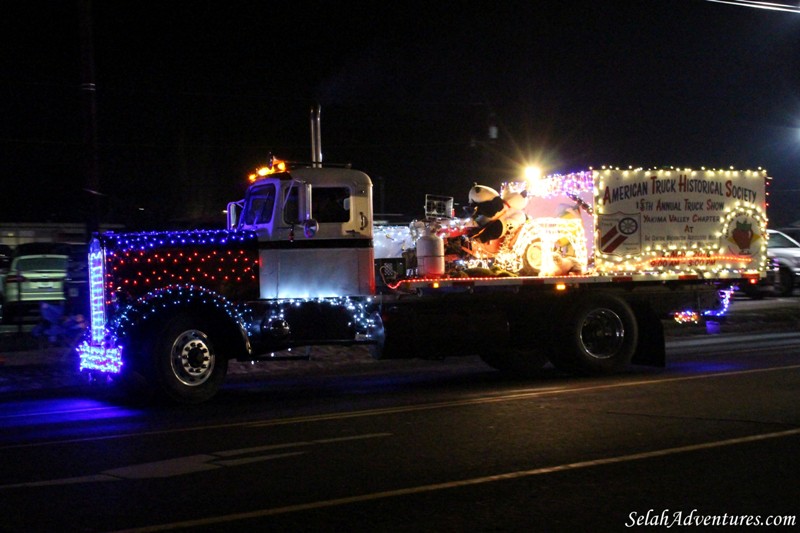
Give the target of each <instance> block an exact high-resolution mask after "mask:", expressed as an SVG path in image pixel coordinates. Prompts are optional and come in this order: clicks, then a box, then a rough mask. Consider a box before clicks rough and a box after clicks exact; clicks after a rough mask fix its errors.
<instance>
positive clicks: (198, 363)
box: [152, 315, 228, 403]
mask: <svg viewBox="0 0 800 533" xmlns="http://www.w3.org/2000/svg"><path fill="white" fill-rule="evenodd" d="M218 348H219V347H218V346H216V345H215V343H214V335H213V333H212V329H211V327H210V325H209V324H208V323H206V321H205V320H203V319H201V318H199V317H195V316H192V315H179V316H177V317H175V318H174V319H172V320H171V321H170V322H169V323H168V324H167V326H166V327H165V328H164V329H163V330H162V332H161V334H160V335H159V336H158V338H157V340H156V342H155V344H154V349H153V350H152V358H153V360H152V363H153V369H154V374H155V376H154V377H155V379H156V381H157V382H158V384H159V385H160V389H161V390H162V391H163V392H164V393H165V394H166V395H167V396H168V397H170V398H171V399H173V400H176V401H178V402H181V403H200V402H204V401H206V400H209V399H210V398H212V397H213V396H214V395H215V394H216V393H217V391H218V390H219V388H220V387H221V386H222V383H223V381H224V380H225V375H226V374H227V371H228V360H227V359H226V358H225V357H224V356H220V354H219V353H218V352H217V350H218Z"/></svg>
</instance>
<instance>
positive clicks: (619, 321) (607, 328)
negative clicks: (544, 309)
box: [551, 295, 638, 374]
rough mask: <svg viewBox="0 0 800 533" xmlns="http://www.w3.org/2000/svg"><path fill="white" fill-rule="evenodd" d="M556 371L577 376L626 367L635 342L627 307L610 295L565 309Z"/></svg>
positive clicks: (633, 320) (554, 357)
mask: <svg viewBox="0 0 800 533" xmlns="http://www.w3.org/2000/svg"><path fill="white" fill-rule="evenodd" d="M562 324H563V326H562V328H561V329H560V332H559V335H558V340H559V341H560V342H559V344H558V348H557V349H556V350H554V353H553V354H552V357H551V359H552V362H553V365H555V366H556V368H559V369H560V370H564V371H567V372H570V373H577V374H608V373H612V372H616V371H619V370H621V369H623V368H624V367H626V366H627V365H628V364H629V363H630V362H631V359H632V358H633V354H634V352H635V351H636V345H637V342H638V327H637V324H636V317H635V315H634V314H633V311H632V310H631V308H630V306H629V305H628V304H627V303H626V302H625V301H624V300H622V299H620V298H618V297H616V296H612V295H591V296H589V297H587V298H585V299H583V300H582V301H579V302H578V303H577V305H576V306H575V307H573V308H570V309H566V313H565V316H564V317H563V320H562Z"/></svg>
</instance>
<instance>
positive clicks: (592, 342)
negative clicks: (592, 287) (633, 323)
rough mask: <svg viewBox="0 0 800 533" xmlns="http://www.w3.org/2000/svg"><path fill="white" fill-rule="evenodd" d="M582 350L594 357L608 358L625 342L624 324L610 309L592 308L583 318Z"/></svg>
mask: <svg viewBox="0 0 800 533" xmlns="http://www.w3.org/2000/svg"><path fill="white" fill-rule="evenodd" d="M580 342H581V347H582V348H583V350H584V351H585V352H586V353H587V354H588V355H589V356H591V357H594V358H595V359H609V358H611V357H614V355H616V354H617V353H618V352H619V350H620V348H621V347H622V345H623V343H624V342H625V324H624V323H623V322H622V318H620V316H619V315H618V314H616V313H615V312H614V311H612V310H610V309H594V310H592V311H590V312H589V313H588V314H587V315H586V318H584V320H583V324H582V325H581V332H580Z"/></svg>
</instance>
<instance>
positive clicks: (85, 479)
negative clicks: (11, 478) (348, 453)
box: [0, 433, 392, 490]
mask: <svg viewBox="0 0 800 533" xmlns="http://www.w3.org/2000/svg"><path fill="white" fill-rule="evenodd" d="M391 436H392V433H365V434H363V435H352V436H348V437H333V438H328V439H316V440H310V441H300V442H289V443H285V444H273V445H269V446H257V447H253V448H240V449H238V450H223V451H221V452H213V453H208V454H197V455H189V456H186V457H175V458H172V459H165V460H163V461H152V462H149V463H138V464H134V465H127V466H121V467H118V468H112V469H110V470H104V471H103V472H101V473H99V474H90V475H84V476H76V477H68V478H60V479H47V480H44V481H31V482H26V483H13V484H8V485H0V490H8V489H18V488H31V487H48V486H55V485H75V484H80V483H97V482H101V481H121V480H124V479H158V478H167V477H174V476H183V475H186V474H195V473H197V472H205V471H207V470H217V469H219V468H223V467H236V466H242V465H248V464H252V463H258V462H263V461H272V460H275V459H284V458H286V457H295V456H298V455H304V454H306V453H307V452H305V451H297V452H285V453H275V454H267V455H253V454H257V453H261V452H264V451H271V450H276V449H282V448H297V447H308V446H313V445H316V444H335V443H340V442H352V441H356V440H366V439H378V438H384V437H391ZM236 456H248V457H236ZM231 457H234V458H231Z"/></svg>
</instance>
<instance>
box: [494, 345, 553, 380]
mask: <svg viewBox="0 0 800 533" xmlns="http://www.w3.org/2000/svg"><path fill="white" fill-rule="evenodd" d="M480 357H481V359H482V360H483V362H484V363H486V364H487V365H489V366H490V367H492V368H494V369H497V370H499V371H500V372H502V373H503V374H506V375H507V376H509V377H519V378H531V377H535V376H540V375H542V367H544V366H545V365H546V364H547V362H548V358H547V356H546V355H544V354H543V353H540V352H539V351H536V350H523V349H521V348H506V349H505V350H502V351H500V350H498V351H493V352H488V353H484V354H481V356H480Z"/></svg>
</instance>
